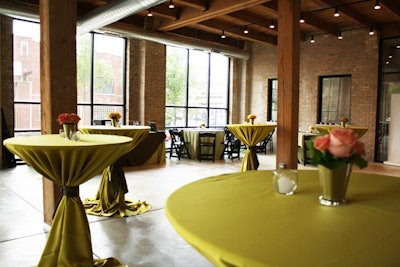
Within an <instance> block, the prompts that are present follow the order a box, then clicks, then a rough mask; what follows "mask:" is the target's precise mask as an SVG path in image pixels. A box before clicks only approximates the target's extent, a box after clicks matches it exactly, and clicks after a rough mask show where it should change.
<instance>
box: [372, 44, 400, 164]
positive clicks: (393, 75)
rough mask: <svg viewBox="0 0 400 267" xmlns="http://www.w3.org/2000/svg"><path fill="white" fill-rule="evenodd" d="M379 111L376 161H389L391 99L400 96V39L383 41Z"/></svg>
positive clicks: (381, 47)
mask: <svg viewBox="0 0 400 267" xmlns="http://www.w3.org/2000/svg"><path fill="white" fill-rule="evenodd" d="M380 49H381V51H380V54H381V57H380V58H381V62H380V77H381V79H380V85H379V110H378V124H377V134H376V142H375V144H376V147H375V161H386V160H388V141H389V138H390V132H389V125H390V123H392V122H391V120H390V117H391V99H392V95H393V94H400V61H399V58H400V38H391V39H385V40H382V41H381V46H380Z"/></svg>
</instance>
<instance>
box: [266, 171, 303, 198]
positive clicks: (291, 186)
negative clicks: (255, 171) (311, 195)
mask: <svg viewBox="0 0 400 267" xmlns="http://www.w3.org/2000/svg"><path fill="white" fill-rule="evenodd" d="M273 173H274V177H273V181H272V182H273V186H274V188H275V190H276V192H277V193H279V194H284V195H288V196H289V195H293V193H294V191H296V189H297V184H298V176H297V170H291V169H279V170H275V171H273Z"/></svg>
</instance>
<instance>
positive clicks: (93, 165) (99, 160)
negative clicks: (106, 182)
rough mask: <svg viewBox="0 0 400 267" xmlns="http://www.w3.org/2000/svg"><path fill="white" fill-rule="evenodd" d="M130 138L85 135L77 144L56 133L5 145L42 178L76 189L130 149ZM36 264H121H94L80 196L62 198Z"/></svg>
mask: <svg viewBox="0 0 400 267" xmlns="http://www.w3.org/2000/svg"><path fill="white" fill-rule="evenodd" d="M131 141H132V138H129V137H122V136H108V135H83V136H82V137H81V138H80V140H79V141H78V142H75V141H72V140H64V139H63V138H61V137H60V136H59V135H38V136H21V137H14V138H9V139H6V140H5V141H4V145H5V146H6V147H7V149H8V150H10V151H11V152H12V153H14V154H16V155H18V156H19V157H20V158H21V159H23V160H24V161H25V162H26V163H27V164H29V165H30V166H31V167H32V168H34V169H35V170H36V171H37V172H39V173H40V174H42V175H43V176H45V177H47V178H49V179H50V180H52V181H53V182H55V183H56V184H59V185H61V186H63V187H78V186H79V185H80V184H82V183H84V182H86V181H87V180H89V179H90V178H92V177H94V176H96V175H98V174H99V173H100V172H101V170H102V169H104V168H105V167H106V166H107V165H110V164H111V163H112V162H114V161H115V160H116V159H117V158H119V157H120V156H121V155H123V154H124V153H126V152H127V151H128V150H129V149H130V146H131ZM38 266H44V267H48V266H121V264H120V263H119V262H118V261H117V260H115V259H112V258H110V259H106V260H95V261H94V260H93V253H92V245H91V237H90V231H89V224H88V220H87V217H86V213H85V210H84V208H83V205H82V202H81V199H80V197H79V195H78V196H66V195H65V194H64V195H63V197H62V199H61V201H60V203H59V206H58V208H57V211H56V214H55V217H54V220H53V223H52V226H51V230H50V233H49V236H48V240H47V243H46V246H45V248H44V251H43V253H42V257H41V259H40V261H39V264H38Z"/></svg>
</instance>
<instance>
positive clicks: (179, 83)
mask: <svg viewBox="0 0 400 267" xmlns="http://www.w3.org/2000/svg"><path fill="white" fill-rule="evenodd" d="M166 85H167V88H166V116H165V117H166V122H165V126H166V127H167V128H174V127H198V126H199V125H202V124H204V125H206V126H208V127H223V126H225V125H226V124H227V122H228V114H229V113H228V112H229V110H228V106H229V58H228V57H226V56H223V55H220V54H217V53H209V52H203V51H198V50H189V49H185V48H178V47H173V46H167V68H166Z"/></svg>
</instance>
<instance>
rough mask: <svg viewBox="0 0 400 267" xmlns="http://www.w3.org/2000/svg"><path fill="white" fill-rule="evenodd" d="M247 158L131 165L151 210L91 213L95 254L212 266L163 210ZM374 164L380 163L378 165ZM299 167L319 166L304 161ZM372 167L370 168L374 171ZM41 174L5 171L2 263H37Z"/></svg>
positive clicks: (87, 188)
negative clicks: (183, 190) (184, 189)
mask: <svg viewBox="0 0 400 267" xmlns="http://www.w3.org/2000/svg"><path fill="white" fill-rule="evenodd" d="M259 160H260V167H259V169H274V168H275V160H276V158H275V155H274V154H269V155H268V154H267V155H259ZM241 164H242V160H237V159H236V160H234V161H233V162H232V161H231V160H228V159H226V160H217V161H215V163H213V162H211V161H202V162H198V161H197V160H188V159H182V160H180V161H179V160H178V159H176V158H172V159H167V163H166V164H165V165H161V166H155V165H147V166H141V167H135V168H126V169H125V173H126V179H127V182H128V188H129V190H130V191H129V192H128V193H127V194H126V198H129V199H134V200H138V199H139V200H146V201H147V202H148V203H150V204H151V205H152V209H151V210H150V211H148V212H147V213H144V214H141V215H137V216H133V217H126V218H105V217H97V216H91V215H88V219H89V225H90V231H91V236H92V247H93V252H94V258H107V257H114V258H116V259H118V260H119V261H120V262H121V263H123V264H126V265H129V266H130V267H134V266H144V267H174V266H176V267H190V266H193V267H208V266H213V265H212V264H211V263H210V262H209V261H208V260H207V259H205V258H204V257H203V256H202V255H201V254H199V253H198V252H197V251H196V250H195V249H193V248H192V247H191V246H190V245H188V244H187V243H186V242H185V241H184V240H183V239H182V238H181V237H180V236H179V235H178V234H177V233H176V232H175V230H174V229H173V227H172V226H171V224H170V223H169V221H168V219H167V218H166V216H165V212H164V203H165V201H166V199H167V197H168V196H169V195H170V194H171V193H172V192H173V191H175V190H176V189H177V188H179V187H181V186H182V185H184V184H187V183H189V182H192V181H195V180H197V179H201V178H204V177H208V176H213V175H218V174H223V173H231V172H237V171H240V166H241ZM370 166H371V167H369V168H370V169H371V170H372V171H373V170H376V171H377V172H379V173H382V172H384V171H386V170H388V172H389V174H390V173H392V174H394V175H398V176H399V170H400V168H398V167H386V166H382V165H379V164H376V165H373V164H371V165H370ZM373 166H375V167H373ZM300 168H314V167H309V166H306V167H304V166H302V165H299V169H300ZM371 170H368V171H371ZM99 182H100V176H97V177H95V178H93V179H91V180H89V181H88V182H86V183H84V184H83V185H81V186H80V195H81V197H82V199H83V198H86V197H93V196H95V194H96V192H97V189H98V185H99ZM42 200H43V198H42V177H41V175H39V174H38V173H36V172H35V171H34V170H33V169H32V168H30V167H28V166H26V165H20V166H17V167H16V168H12V169H4V170H0V211H1V215H2V219H1V220H0V266H2V267H8V266H12V267H16V266H18V267H19V266H34V265H36V264H37V263H38V260H39V258H40V256H41V253H42V251H43V248H44V245H45V242H46V238H47V233H48V230H49V227H48V226H47V225H46V224H44V223H43V208H42Z"/></svg>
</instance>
